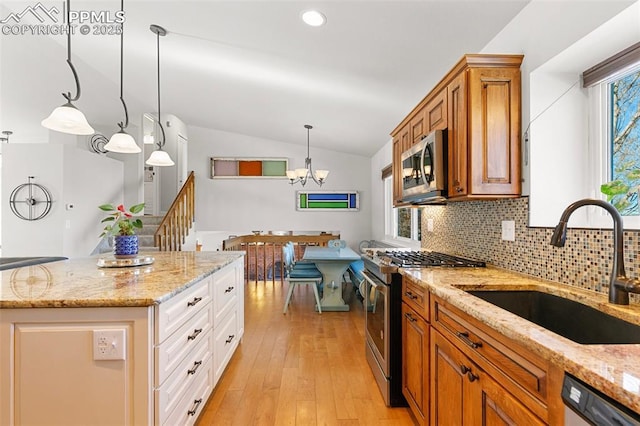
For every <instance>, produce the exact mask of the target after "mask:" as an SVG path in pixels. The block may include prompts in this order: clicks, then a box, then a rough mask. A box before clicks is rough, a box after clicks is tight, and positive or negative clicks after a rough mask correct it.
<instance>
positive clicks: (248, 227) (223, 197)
mask: <svg viewBox="0 0 640 426" xmlns="http://www.w3.org/2000/svg"><path fill="white" fill-rule="evenodd" d="M300 128H301V138H305V134H304V129H303V128H302V126H300ZM188 130H189V170H194V171H195V176H196V199H197V202H196V221H197V223H198V229H199V230H200V232H201V233H202V235H203V236H204V235H207V232H209V235H215V238H216V240H217V241H219V239H220V237H223V238H222V239H224V238H226V236H227V234H236V235H237V234H245V233H250V232H251V231H252V230H275V231H289V230H291V231H311V230H315V231H321V230H324V231H340V234H341V236H342V238H343V239H345V240H347V242H348V244H349V245H350V246H351V247H355V248H357V247H358V244H359V242H360V241H361V240H364V239H370V238H371V214H372V208H371V205H372V204H371V183H370V176H371V164H370V159H369V158H366V157H361V156H356V155H349V154H344V153H340V152H335V151H328V150H323V149H319V148H314V147H313V133H312V134H311V158H312V161H313V168H314V169H327V170H329V176H328V178H327V181H326V183H325V184H324V185H323V186H322V188H319V187H318V186H317V185H316V184H315V183H314V182H309V183H307V185H306V186H305V187H304V188H302V187H301V186H300V184H296V185H294V186H293V187H292V186H291V185H290V184H289V183H288V181H287V180H286V179H210V174H211V173H210V162H209V158H210V157H279V158H288V159H289V167H290V168H296V167H303V166H304V158H305V157H306V153H307V147H306V144H305V145H302V144H300V145H297V144H288V143H284V142H279V141H273V140H268V139H262V138H254V137H249V136H245V135H240V134H235V133H228V132H223V131H217V130H211V129H205V128H201V127H195V126H189V129H188ZM345 143H346V141H345ZM302 189H305V190H319V189H322V190H357V191H359V192H360V210H359V211H358V212H299V211H297V210H296V199H295V194H296V191H297V190H302ZM217 241H213V240H212V241H211V242H208V241H207V240H206V239H205V240H204V241H203V244H204V247H203V249H204V250H215V249H217V248H218V247H215V246H214V247H212V245H216V244H218V242H217Z"/></svg>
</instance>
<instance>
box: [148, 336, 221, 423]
mask: <svg viewBox="0 0 640 426" xmlns="http://www.w3.org/2000/svg"><path fill="white" fill-rule="evenodd" d="M212 355H213V332H212V331H211V330H209V332H208V333H207V334H206V335H205V336H204V337H203V339H202V341H200V342H199V343H198V345H197V346H196V347H194V348H193V350H192V351H191V352H190V353H189V354H187V356H186V357H185V358H184V359H183V360H182V362H181V363H180V365H179V366H178V367H177V368H176V369H175V370H174V371H173V372H172V373H171V375H170V376H169V377H168V378H167V380H166V381H165V382H164V383H163V384H162V386H160V387H159V388H158V389H156V391H155V398H156V407H157V409H158V413H157V416H158V418H159V422H160V423H164V422H165V420H166V419H167V417H168V416H169V414H170V413H171V412H172V411H173V410H174V409H175V407H176V406H177V404H178V403H179V401H180V398H181V397H182V396H183V395H185V394H186V393H188V390H189V389H190V388H192V387H193V384H194V383H195V382H196V381H197V380H198V378H199V377H200V375H201V372H202V371H203V370H204V369H205V365H207V363H209V364H210V360H211V358H212Z"/></svg>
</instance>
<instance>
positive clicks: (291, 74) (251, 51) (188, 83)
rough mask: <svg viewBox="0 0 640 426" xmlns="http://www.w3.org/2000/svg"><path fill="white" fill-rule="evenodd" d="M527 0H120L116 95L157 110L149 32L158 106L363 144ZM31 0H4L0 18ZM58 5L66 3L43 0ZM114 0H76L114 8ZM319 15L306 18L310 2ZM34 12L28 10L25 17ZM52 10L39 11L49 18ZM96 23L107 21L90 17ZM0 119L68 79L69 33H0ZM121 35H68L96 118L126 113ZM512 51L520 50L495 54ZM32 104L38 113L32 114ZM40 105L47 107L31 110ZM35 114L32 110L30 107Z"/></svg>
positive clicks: (68, 84) (291, 135)
mask: <svg viewBox="0 0 640 426" xmlns="http://www.w3.org/2000/svg"><path fill="white" fill-rule="evenodd" d="M527 3H528V0H422V1H420V0H415V1H401V0H390V1H367V0H359V1H356V0H354V1H297V0H289V1H268V0H262V1H238V0H234V1H163V0H158V1H151V0H126V1H125V4H124V6H125V14H126V22H125V24H124V31H125V32H124V34H125V39H124V43H125V44H124V46H125V62H124V66H125V73H124V78H125V80H124V84H125V99H126V100H127V102H128V104H129V107H130V109H131V115H132V120H134V119H135V120H138V119H139V118H138V117H139V115H140V113H142V112H154V111H156V109H157V108H156V102H157V92H156V83H157V82H156V36H155V35H154V34H153V33H152V32H151V31H150V30H149V25H150V24H158V25H160V26H162V27H164V28H165V29H166V30H167V31H168V34H167V36H166V37H162V38H161V39H160V50H161V53H160V57H161V66H160V68H161V99H162V111H163V113H165V112H166V113H172V114H175V115H176V116H178V117H179V118H180V119H182V120H183V121H184V122H185V123H187V124H189V125H195V126H201V127H206V128H214V129H219V130H224V131H229V132H234V133H240V134H246V135H250V136H257V137H261V138H267V139H273V140H278V141H283V142H290V143H300V144H305V143H306V133H305V129H304V128H303V125H304V124H307V123H308V124H311V125H313V126H314V130H313V131H312V132H313V133H312V139H311V143H312V145H314V146H322V147H324V148H327V149H331V150H336V151H340V152H348V153H354V154H360V155H365V156H370V155H372V154H373V153H375V152H376V151H377V150H378V149H379V148H380V147H381V146H382V145H384V143H386V142H387V141H388V140H389V133H390V131H391V130H392V129H393V128H394V127H395V126H396V125H397V124H398V123H399V122H400V121H401V120H402V118H403V117H404V116H405V115H406V114H407V113H408V112H409V111H410V110H411V109H412V108H413V107H414V106H415V105H416V104H417V103H418V102H419V101H420V100H421V99H422V98H423V97H424V95H425V94H426V93H427V92H428V91H429V90H430V89H431V88H432V87H433V86H434V85H435V84H436V83H437V81H438V80H439V79H440V78H441V77H442V76H443V75H444V74H445V73H446V72H447V71H448V70H449V69H450V68H451V67H452V66H453V64H455V62H456V61H457V60H458V59H459V58H460V57H461V55H463V54H464V53H475V52H478V51H479V50H480V49H482V48H483V47H484V46H485V45H486V44H487V43H488V42H489V41H490V40H491V39H492V38H493V37H494V36H495V35H496V34H497V33H498V32H499V31H500V30H501V29H502V28H503V27H504V26H505V25H506V24H507V23H508V22H509V21H510V20H511V19H512V18H513V17H514V16H515V15H516V14H517V13H518V12H519V11H520V10H521V9H522V8H523V7H524V6H525V5H526V4H527ZM35 4H36V2H33V1H31V2H26V1H19V2H12V1H3V4H2V5H1V6H0V18H6V17H7V16H8V14H9V13H10V12H15V13H19V12H22V11H23V10H24V9H25V8H26V7H28V6H30V5H31V6H34V5H35ZM42 4H43V5H44V6H45V7H47V8H51V7H54V6H55V7H57V9H58V10H59V11H60V14H59V15H58V16H60V17H61V15H62V5H63V2H62V1H60V0H56V1H42ZM119 8H120V2H119V1H117V0H113V1H86V0H85V1H79V0H78V1H76V0H74V1H72V10H88V11H110V12H111V14H113V13H115V11H117V10H118V9H119ZM311 8H313V9H317V10H320V11H321V12H322V13H323V14H325V15H326V17H327V23H326V25H324V26H322V27H318V28H314V27H310V26H307V25H306V24H304V23H303V22H302V21H301V19H300V15H301V12H303V11H305V10H308V9H311ZM27 22H28V23H32V24H33V23H35V24H37V23H38V22H36V20H35V19H34V17H33V16H27V15H25V16H23V17H22V22H21V23H22V24H24V23H27ZM48 23H49V22H45V24H48ZM89 25H90V27H91V31H92V32H93V31H102V30H106V31H108V29H109V26H108V25H107V26H102V27H101V26H94V24H93V23H89ZM0 37H1V39H0V49H1V50H0V54H1V58H2V62H1V64H0V67H1V68H0V69H1V72H0V77H1V84H2V85H1V86H0V93H1V94H2V103H1V109H0V119H1V120H2V122H0V126H1V127H3V128H9V127H13V128H12V130H14V131H17V132H19V131H20V129H19V128H16V127H20V126H24V125H25V123H26V122H34V121H35V122H37V123H39V121H40V120H41V119H42V118H44V116H46V115H47V114H48V113H49V112H50V110H51V109H52V108H53V107H54V106H56V105H59V104H61V103H63V101H64V100H63V98H62V96H60V93H61V92H62V91H65V92H66V91H72V92H73V90H74V87H73V80H72V77H71V72H70V71H69V69H68V67H67V65H66V63H65V56H66V37H65V36H64V35H56V36H45V35H33V34H22V35H5V34H3V35H1V36H0ZM119 47H120V39H119V37H118V36H117V35H108V34H104V35H99V34H92V33H90V34H87V35H82V34H80V33H76V34H74V36H73V37H72V53H73V61H74V64H75V65H76V68H77V69H78V74H79V77H80V81H81V84H82V97H81V99H80V101H79V102H78V106H79V107H80V108H81V109H83V110H84V111H85V113H86V115H87V117H88V119H89V120H90V122H91V123H92V124H93V123H99V124H102V125H106V126H108V125H113V126H114V130H115V128H116V127H115V126H116V123H117V122H118V121H120V120H122V107H121V105H120V102H119V99H118V96H119V93H118V90H119V88H118V84H119ZM504 53H520V52H504ZM34 109H35V111H36V112H35V113H34ZM40 110H41V111H42V112H40ZM37 114H39V115H37Z"/></svg>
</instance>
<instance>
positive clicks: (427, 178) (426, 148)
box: [420, 136, 435, 184]
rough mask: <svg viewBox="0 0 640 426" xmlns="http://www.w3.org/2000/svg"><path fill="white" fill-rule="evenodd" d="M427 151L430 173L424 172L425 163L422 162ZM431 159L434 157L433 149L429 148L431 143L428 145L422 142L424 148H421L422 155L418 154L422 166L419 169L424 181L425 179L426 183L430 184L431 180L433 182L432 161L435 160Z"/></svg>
mask: <svg viewBox="0 0 640 426" xmlns="http://www.w3.org/2000/svg"><path fill="white" fill-rule="evenodd" d="M425 137H426V136H425ZM427 153H429V158H431V173H429V174H427V173H426V172H425V170H424V166H425V164H424V157H425V156H426V154H427ZM433 160H434V158H433V150H432V149H431V145H429V144H428V143H425V144H424V148H423V149H422V155H421V156H420V162H421V163H422V164H421V167H422V170H421V171H422V175H423V176H424V181H425V182H426V183H427V184H431V182H433V176H434V170H433V168H434V166H435V164H434V163H435V161H433Z"/></svg>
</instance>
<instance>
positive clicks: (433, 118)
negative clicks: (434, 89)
mask: <svg viewBox="0 0 640 426" xmlns="http://www.w3.org/2000/svg"><path fill="white" fill-rule="evenodd" d="M447 116H448V111H447V89H446V88H444V89H442V91H440V93H438V94H436V95H435V96H434V97H433V99H431V100H430V101H429V102H428V103H427V105H426V106H425V108H424V117H425V122H426V125H427V126H426V127H427V130H426V132H425V134H427V133H431V132H433V131H434V130H445V129H446V128H447Z"/></svg>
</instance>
